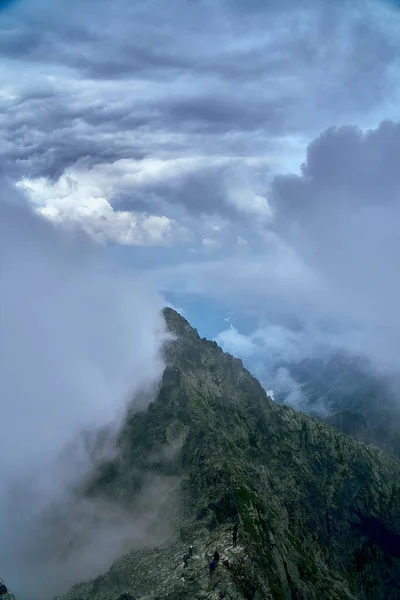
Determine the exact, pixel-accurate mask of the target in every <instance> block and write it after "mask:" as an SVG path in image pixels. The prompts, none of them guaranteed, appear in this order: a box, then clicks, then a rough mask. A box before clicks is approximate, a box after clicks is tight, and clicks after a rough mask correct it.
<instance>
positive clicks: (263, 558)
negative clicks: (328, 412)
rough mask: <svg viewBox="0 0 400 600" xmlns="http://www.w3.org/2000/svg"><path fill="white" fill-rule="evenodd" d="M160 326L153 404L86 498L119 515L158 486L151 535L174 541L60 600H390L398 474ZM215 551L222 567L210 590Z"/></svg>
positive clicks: (137, 418)
mask: <svg viewBox="0 0 400 600" xmlns="http://www.w3.org/2000/svg"><path fill="white" fill-rule="evenodd" d="M163 314H164V317H165V320H166V324H167V327H168V329H169V331H170V332H171V333H172V334H173V337H174V339H173V340H172V341H169V342H168V343H167V345H166V347H165V359H166V368H165V371H164V373H163V377H162V382H161V386H160V389H159V392H158V395H157V398H156V400H155V401H154V402H152V403H150V405H149V407H148V409H147V410H143V411H141V412H139V413H136V414H131V415H129V417H128V418H127V420H126V422H125V425H124V428H123V430H122V431H121V433H120V436H119V438H118V451H119V452H118V456H117V458H115V459H113V460H112V461H109V462H108V463H106V464H103V465H102V466H101V467H99V469H98V470H97V472H96V473H95V475H94V476H93V478H92V479H91V481H90V482H89V483H88V485H87V489H86V493H88V494H89V495H92V496H93V497H98V498H106V499H107V500H109V501H110V500H112V501H113V502H118V503H120V504H123V505H124V506H126V507H128V508H129V507H130V506H131V507H132V506H133V507H134V506H135V499H136V498H137V497H140V494H141V493H142V492H143V490H145V489H146V486H147V485H148V483H149V481H157V482H158V481H161V480H162V482H163V485H164V487H163V488H162V489H163V490H164V491H163V493H162V494H160V496H162V497H161V498H160V500H161V504H160V506H159V507H158V508H159V510H160V520H159V521H158V524H159V526H160V527H161V526H162V525H163V524H164V523H165V521H166V520H169V521H170V522H171V524H172V528H171V529H169V530H167V529H166V530H165V532H160V531H159V532H158V533H160V534H163V535H160V536H159V540H158V541H157V542H154V543H153V544H150V545H149V547H148V548H146V549H143V550H133V551H131V552H129V553H128V554H125V555H124V556H122V557H121V558H120V559H119V560H117V561H116V562H115V563H114V564H113V565H112V566H111V568H110V570H109V571H108V573H105V574H104V575H101V576H99V577H97V578H96V579H95V580H93V581H90V582H87V583H81V584H77V585H75V586H74V587H73V588H72V589H71V590H70V591H69V592H67V593H66V594H65V595H64V596H63V600H122V598H121V596H122V595H124V594H125V595H126V594H128V595H130V596H131V597H133V598H135V599H136V600H179V599H183V598H191V599H192V600H195V599H197V598H199V599H200V598H203V599H210V600H211V599H216V598H221V599H222V598H227V599H228V598H230V599H232V600H244V599H245V600H263V599H265V600H303V599H304V600H319V599H320V598H329V599H331V600H346V599H347V600H356V599H357V600H395V598H396V599H397V598H398V597H399V595H400V587H399V586H400V583H399V582H400V551H399V548H400V485H399V483H398V482H400V464H399V463H398V462H397V461H396V460H395V459H393V458H391V457H390V456H389V455H387V454H385V453H384V452H383V451H382V450H380V449H377V448H374V447H372V446H366V445H365V444H363V443H362V442H360V441H357V440H353V439H351V438H350V437H348V436H345V435H343V434H341V433H340V432H338V431H336V430H335V429H334V428H333V427H331V426H330V425H328V424H326V423H323V422H321V421H320V420H318V419H316V418H312V417H309V416H306V415H303V414H301V413H298V412H296V411H294V410H292V409H291V408H289V407H285V406H279V405H277V404H276V403H274V401H273V400H272V399H271V398H270V397H268V395H267V394H266V392H265V391H264V389H263V388H262V386H261V384H260V383H259V382H258V381H257V380H256V379H255V378H254V377H253V376H252V375H251V373H250V372H249V371H247V370H246V369H244V367H243V364H242V361H241V360H239V359H236V358H234V357H233V356H232V355H230V354H227V353H224V352H223V351H222V350H221V348H219V346H218V345H217V344H216V343H215V342H211V341H208V340H205V339H204V338H203V339H202V338H200V336H199V335H198V333H197V331H196V330H194V329H193V328H192V327H191V326H190V324H189V323H188V322H187V321H186V320H185V319H184V318H183V317H181V316H180V315H179V314H178V313H176V312H175V311H173V310H172V309H170V308H167V309H164V311H163ZM156 488H157V486H156ZM160 489H161V488H160ZM234 524H238V526H239V536H238V544H237V546H236V547H233V544H232V526H233V525H234ZM161 538H162V539H161ZM160 539H161V541H160ZM189 544H192V545H193V547H194V556H193V557H192V558H190V559H189V562H188V568H187V569H186V568H184V565H183V557H184V556H185V554H186V552H187V549H188V546H189ZM216 548H218V549H219V551H220V554H221V562H222V559H223V558H228V559H229V561H230V565H229V569H226V568H224V567H223V565H222V564H220V565H219V566H218V568H217V571H216V573H215V574H213V575H212V576H210V574H209V569H208V563H209V561H210V560H211V558H212V555H213V552H214V550H215V549H216ZM125 600H129V598H127V597H125Z"/></svg>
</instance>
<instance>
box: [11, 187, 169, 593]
mask: <svg viewBox="0 0 400 600" xmlns="http://www.w3.org/2000/svg"><path fill="white" fill-rule="evenodd" d="M162 305H163V302H162V299H161V298H160V296H159V295H158V294H157V293H156V292H155V290H153V289H151V288H150V287H149V286H148V285H146V286H145V285H144V284H143V282H142V281H141V279H140V278H139V277H137V276H136V275H135V274H134V273H132V272H131V271H124V270H122V269H120V268H118V267H117V266H116V265H115V264H113V263H111V262H110V261H109V260H108V259H107V258H106V254H105V251H104V249H102V248H101V247H100V246H95V245H94V244H93V243H92V242H91V241H90V240H89V239H88V238H87V237H86V235H83V234H82V233H77V232H76V231H73V230H68V228H65V227H62V228H60V227H56V226H54V225H53V224H51V223H50V222H49V221H47V220H44V219H43V218H42V217H40V216H38V215H37V214H36V213H35V212H34V211H33V210H32V208H30V207H29V206H28V204H27V203H26V201H25V198H24V197H23V196H22V195H21V194H20V193H19V192H17V191H16V189H15V188H14V187H13V186H12V185H11V184H9V183H7V182H4V185H2V193H1V198H0V314H1V319H0V381H1V398H2V400H1V421H2V435H1V438H0V454H1V456H2V460H1V463H0V481H1V486H0V530H1V531H2V539H3V541H5V543H3V544H2V545H1V547H0V564H1V567H2V573H1V575H2V577H4V579H5V580H6V581H7V585H9V586H10V588H11V589H13V591H14V592H15V594H16V596H17V597H18V598H19V600H25V599H27V600H28V599H29V600H36V599H38V600H39V598H43V597H49V596H51V595H52V594H54V593H57V592H59V591H62V589H63V588H65V587H67V586H68V585H71V584H72V583H73V582H74V581H76V577H77V573H78V574H79V576H80V577H83V578H86V577H91V576H94V575H96V574H97V573H98V572H100V571H101V570H102V569H103V568H104V566H105V565H106V564H110V562H111V561H112V560H113V559H115V558H116V557H117V556H118V555H119V553H120V552H121V547H122V546H124V547H125V548H126V544H127V543H128V542H129V544H131V545H133V546H134V545H135V544H136V545H137V544H146V542H147V537H148V535H147V532H146V528H147V525H148V523H149V522H150V521H151V518H152V516H151V515H152V514H153V513H154V511H156V504H157V500H156V499H157V497H158V494H159V489H158V487H157V486H153V487H150V488H149V489H146V490H145V492H144V498H146V502H145V503H144V506H145V507H146V510H145V509H144V508H143V507H142V511H141V512H140V513H138V517H137V519H136V520H132V518H131V515H127V514H125V513H124V512H123V511H122V510H121V509H120V508H117V507H116V506H115V505H112V504H108V505H106V504H105V503H104V502H103V503H98V502H95V501H90V500H88V499H85V498H83V497H82V496H79V495H77V494H76V491H75V490H76V488H79V486H80V485H81V483H82V481H83V480H84V479H85V477H87V475H88V473H90V471H91V469H93V467H94V466H95V465H96V464H98V463H99V461H102V460H104V459H105V458H107V457H109V456H111V455H112V454H113V452H114V451H115V436H116V433H117V432H118V431H119V429H120V426H121V423H122V421H123V419H124V416H125V413H126V410H127V408H128V407H130V410H136V408H137V409H139V408H143V407H144V406H145V404H146V403H148V402H150V401H151V400H152V399H153V398H154V396H155V394H156V393H157V389H158V382H159V380H160V377H161V374H162V372H163V368H164V363H163V359H162V356H161V352H160V351H161V348H162V344H163V341H164V340H165V339H166V333H165V325H164V321H163V318H162V315H161V312H160V311H161V308H162ZM136 398H137V399H138V404H137V405H135V401H136ZM139 502H140V500H139ZM139 516H140V517H141V518H139Z"/></svg>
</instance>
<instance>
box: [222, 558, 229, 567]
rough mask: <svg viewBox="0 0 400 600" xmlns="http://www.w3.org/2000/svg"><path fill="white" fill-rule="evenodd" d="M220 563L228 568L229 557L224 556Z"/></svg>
mask: <svg viewBox="0 0 400 600" xmlns="http://www.w3.org/2000/svg"><path fill="white" fill-rule="evenodd" d="M222 564H223V565H224V567H225V568H226V569H229V559H228V558H226V559H225V560H224V562H223V563H222Z"/></svg>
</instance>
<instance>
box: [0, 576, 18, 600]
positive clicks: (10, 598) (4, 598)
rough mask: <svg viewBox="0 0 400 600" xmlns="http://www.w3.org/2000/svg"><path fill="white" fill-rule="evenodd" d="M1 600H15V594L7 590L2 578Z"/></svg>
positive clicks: (0, 581) (0, 579)
mask: <svg viewBox="0 0 400 600" xmlns="http://www.w3.org/2000/svg"><path fill="white" fill-rule="evenodd" d="M0 600H15V596H14V594H12V593H11V592H10V590H9V589H8V588H7V586H6V584H5V582H4V581H3V579H2V578H1V577H0Z"/></svg>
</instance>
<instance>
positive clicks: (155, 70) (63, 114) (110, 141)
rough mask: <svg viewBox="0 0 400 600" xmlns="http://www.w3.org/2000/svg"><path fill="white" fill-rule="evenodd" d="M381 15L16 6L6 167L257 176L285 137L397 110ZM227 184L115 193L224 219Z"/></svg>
mask: <svg viewBox="0 0 400 600" xmlns="http://www.w3.org/2000/svg"><path fill="white" fill-rule="evenodd" d="M380 6H381V5H380V3H379V2H374V1H373V0H371V2H366V3H365V4H364V6H363V8H361V7H360V6H358V5H357V6H355V5H354V3H352V2H349V1H348V0H344V1H343V2H341V3H340V6H338V5H336V4H335V6H332V5H331V4H328V3H323V2H322V1H320V0H304V1H303V2H301V3H296V2H294V1H291V0H286V1H285V2H284V3H283V4H281V3H278V2H275V1H274V2H272V3H264V2H259V1H256V0H253V1H251V2H249V3H245V2H241V1H239V0H236V1H233V2H226V1H223V0H218V1H216V2H213V3H210V2H206V1H205V0H201V1H199V2H191V3H188V2H184V1H183V0H172V1H171V2H161V0H147V1H138V2H134V3H133V2H128V0H117V1H116V2H115V3H113V4H111V3H109V2H106V1H105V0H104V1H103V0H100V1H98V2H96V6H95V9H94V4H93V2H91V1H89V0H79V2H78V0H71V1H70V2H69V3H68V4H65V3H63V2H60V1H57V2H50V0H34V1H33V2H32V3H20V4H18V3H17V4H15V5H13V6H12V7H10V9H9V10H8V11H6V13H5V17H4V18H3V19H2V21H1V22H0V52H1V53H2V55H3V60H4V68H5V74H6V75H7V77H6V78H5V81H7V83H8V84H9V86H10V93H9V94H5V96H4V97H3V98H2V99H1V100H0V102H1V107H0V108H1V113H0V140H1V146H0V148H1V150H0V160H1V162H2V164H3V165H4V167H5V168H6V169H7V171H8V172H9V173H10V174H13V175H14V176H15V177H16V178H19V177H22V176H26V177H30V178H36V177H48V178H50V179H52V180H56V179H57V178H59V177H60V176H61V175H62V174H63V173H64V172H65V171H66V170H68V169H69V168H71V167H74V166H75V165H78V166H79V167H80V168H82V167H84V168H88V169H89V168H91V167H92V166H95V165H99V164H110V163H114V162H116V161H118V160H120V159H134V160H141V159H142V158H146V157H151V158H156V159H160V160H172V159H176V158H180V157H190V156H192V157H193V156H202V157H208V158H211V157H222V158H229V157H237V158H238V157H244V160H243V164H248V163H246V160H245V159H247V158H249V157H255V156H261V155H267V154H268V153H270V152H271V154H273V152H274V148H276V147H278V146H277V145H279V143H280V142H282V140H284V139H285V138H286V137H287V136H291V135H293V136H297V137H298V138H302V139H304V138H309V136H310V135H314V134H316V133H317V131H319V130H320V129H321V128H322V127H325V126H327V125H330V124H331V123H332V122H337V121H338V119H340V122H343V119H346V120H347V119H351V120H353V117H354V115H357V117H358V116H359V115H361V117H365V118H367V117H369V116H370V111H372V110H373V109H375V108H376V107H377V106H378V105H379V103H381V102H382V101H383V100H386V99H390V98H391V93H392V90H393V86H394V83H393V78H392V75H391V72H392V71H391V67H392V66H393V65H394V64H395V61H396V59H397V57H398V50H399V42H398V38H397V37H396V36H395V35H394V33H393V31H392V29H391V28H390V27H389V28H388V22H387V20H385V19H384V18H383V17H382V13H381V12H379V7H380ZM27 81H29V83H30V87H29V88H26V82H27ZM277 140H278V141H277ZM274 144H277V145H275V146H274ZM266 162H267V161H266ZM217 172H218V168H216V171H215V172H214V171H213V170H212V169H210V168H208V167H207V169H206V170H204V166H203V164H201V163H198V172H197V173H194V172H191V173H190V174H188V173H186V174H183V175H182V174H181V175H179V174H177V176H176V178H175V179H174V177H171V178H169V179H168V181H166V182H165V187H163V185H162V184H161V182H156V183H154V182H153V183H151V184H147V183H146V184H143V185H144V187H145V189H142V188H141V187H140V186H137V187H136V188H135V189H132V190H129V191H127V190H125V189H123V190H119V189H116V190H115V194H116V195H118V196H119V197H121V194H122V195H123V197H124V203H126V202H128V199H129V197H131V198H132V202H133V203H134V204H135V205H136V206H142V207H143V208H144V207H145V206H146V202H149V205H148V208H150V207H151V206H159V205H160V199H162V201H163V202H164V206H165V205H167V204H170V205H174V206H177V205H178V204H179V205H184V206H186V207H187V209H188V210H190V211H192V212H195V213H201V212H204V213H205V214H210V213H214V212H215V213H216V212H218V211H219V212H220V213H221V214H222V215H224V216H227V215H229V214H232V206H231V203H230V201H227V200H226V191H225V187H226V183H225V182H224V181H223V182H219V181H217V179H218V177H219V175H216V173H217ZM223 175H224V173H222V176H223Z"/></svg>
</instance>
